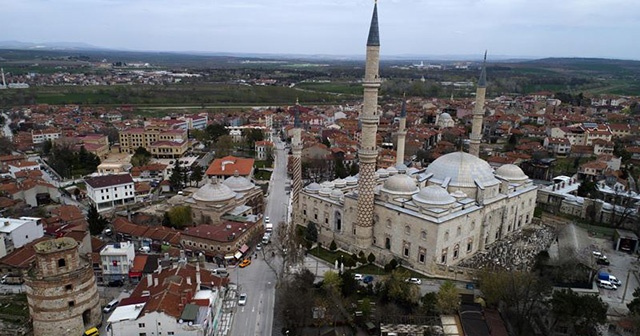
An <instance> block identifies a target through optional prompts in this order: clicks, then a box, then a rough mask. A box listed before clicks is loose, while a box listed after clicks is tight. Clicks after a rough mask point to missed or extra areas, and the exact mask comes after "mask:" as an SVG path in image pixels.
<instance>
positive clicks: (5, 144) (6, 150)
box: [0, 135, 14, 155]
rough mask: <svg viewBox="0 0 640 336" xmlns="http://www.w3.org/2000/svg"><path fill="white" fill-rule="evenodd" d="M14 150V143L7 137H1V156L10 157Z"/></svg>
mask: <svg viewBox="0 0 640 336" xmlns="http://www.w3.org/2000/svg"><path fill="white" fill-rule="evenodd" d="M13 150H14V146H13V143H12V142H11V140H10V139H9V138H7V137H5V136H2V135H0V154H1V155H9V154H11V152H12V151H13Z"/></svg>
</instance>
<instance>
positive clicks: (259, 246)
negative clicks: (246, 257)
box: [256, 243, 262, 251]
mask: <svg viewBox="0 0 640 336" xmlns="http://www.w3.org/2000/svg"><path fill="white" fill-rule="evenodd" d="M260 250H262V244H261V243H258V245H256V251H260Z"/></svg>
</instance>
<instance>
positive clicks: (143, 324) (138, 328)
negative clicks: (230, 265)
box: [107, 264, 228, 336]
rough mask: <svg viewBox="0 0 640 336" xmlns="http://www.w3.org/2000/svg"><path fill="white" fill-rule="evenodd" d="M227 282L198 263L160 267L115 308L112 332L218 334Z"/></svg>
mask: <svg viewBox="0 0 640 336" xmlns="http://www.w3.org/2000/svg"><path fill="white" fill-rule="evenodd" d="M227 284H228V280H227V279H221V278H218V277H216V276H214V275H213V274H211V272H210V271H207V270H205V269H200V267H199V266H198V265H196V266H192V265H189V264H176V265H174V266H173V267H170V268H167V269H163V268H161V267H160V268H158V271H157V272H154V273H153V274H147V275H146V277H145V278H143V279H142V280H141V281H140V283H139V284H138V286H136V288H135V289H134V291H133V292H132V293H131V296H130V297H129V298H128V299H124V300H122V301H121V302H120V304H119V305H118V307H117V308H116V309H115V310H114V311H113V313H112V314H111V316H110V317H109V319H108V320H107V323H108V324H110V325H111V331H110V334H109V335H112V336H140V335H181V336H209V335H216V334H217V332H218V327H219V324H220V318H221V316H222V308H223V302H222V299H223V297H224V293H225V291H226V285H227Z"/></svg>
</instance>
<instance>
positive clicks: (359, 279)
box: [353, 273, 364, 281]
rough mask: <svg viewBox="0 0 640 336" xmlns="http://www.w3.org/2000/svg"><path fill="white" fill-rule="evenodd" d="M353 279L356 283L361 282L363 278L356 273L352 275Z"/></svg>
mask: <svg viewBox="0 0 640 336" xmlns="http://www.w3.org/2000/svg"><path fill="white" fill-rule="evenodd" d="M353 278H354V279H355V280H356V281H362V279H364V276H362V274H358V273H356V274H354V275H353Z"/></svg>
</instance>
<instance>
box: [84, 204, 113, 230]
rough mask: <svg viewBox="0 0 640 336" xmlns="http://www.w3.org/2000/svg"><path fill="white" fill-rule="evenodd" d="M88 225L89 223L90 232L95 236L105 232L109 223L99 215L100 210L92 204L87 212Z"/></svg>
mask: <svg viewBox="0 0 640 336" xmlns="http://www.w3.org/2000/svg"><path fill="white" fill-rule="evenodd" d="M87 223H89V232H90V233H91V234H92V235H94V236H95V235H99V234H100V233H102V231H104V229H105V228H106V227H107V225H108V224H109V221H108V220H107V219H106V218H104V217H102V215H100V214H99V213H98V208H96V206H95V205H93V204H92V205H91V207H89V211H88V212H87Z"/></svg>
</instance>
